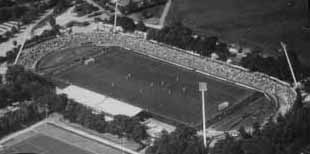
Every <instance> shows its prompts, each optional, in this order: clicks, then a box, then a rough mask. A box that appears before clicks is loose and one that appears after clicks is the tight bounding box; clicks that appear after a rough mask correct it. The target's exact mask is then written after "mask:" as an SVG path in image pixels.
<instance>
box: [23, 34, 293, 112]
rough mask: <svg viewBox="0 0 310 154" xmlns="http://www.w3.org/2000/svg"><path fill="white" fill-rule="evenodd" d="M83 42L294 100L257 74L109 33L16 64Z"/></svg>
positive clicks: (27, 55) (50, 44) (58, 43)
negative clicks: (109, 46)
mask: <svg viewBox="0 0 310 154" xmlns="http://www.w3.org/2000/svg"><path fill="white" fill-rule="evenodd" d="M85 42H93V43H94V44H96V45H98V46H104V45H106V44H110V45H111V44H112V45H116V46H120V47H124V48H129V49H132V50H133V51H135V52H139V53H142V54H146V55H150V56H154V57H158V58H160V59H162V60H165V61H168V62H171V63H176V64H179V65H183V66H186V67H189V68H193V69H194V70H196V71H198V72H202V73H207V74H209V75H212V76H215V77H217V78H221V79H224V80H228V81H230V82H233V83H237V84H242V85H244V86H248V87H251V88H255V89H257V90H259V91H261V92H264V93H267V94H269V95H272V96H275V98H276V99H277V100H278V101H279V103H280V106H281V105H288V106H289V105H291V102H292V101H293V100H294V99H295V92H294V91H293V90H292V89H291V88H290V85H289V84H287V83H285V82H282V81H280V80H278V79H276V78H272V77H270V76H268V75H266V74H263V73H259V72H250V71H247V70H245V69H241V68H239V67H236V66H234V65H230V64H227V63H225V62H222V61H218V60H214V59H211V58H208V57H202V56H197V55H193V54H190V53H188V51H186V50H182V49H178V48H175V47H171V46H169V45H165V44H161V43H157V42H154V41H148V40H145V39H141V38H139V37H133V36H132V35H127V34H124V33H117V34H113V33H110V32H95V33H76V34H73V35H67V36H62V37H58V38H56V39H52V40H49V41H46V42H43V43H41V44H38V45H36V46H34V47H31V48H28V49H26V50H25V51H24V52H23V54H22V55H21V58H20V61H19V63H20V64H23V65H25V66H27V67H28V68H34V65H35V64H36V62H37V61H38V60H39V59H40V58H42V57H43V56H45V55H46V54H48V53H50V52H51V51H56V50H59V49H62V48H68V47H72V46H79V45H81V44H82V43H85Z"/></svg>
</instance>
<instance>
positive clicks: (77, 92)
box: [56, 85, 142, 117]
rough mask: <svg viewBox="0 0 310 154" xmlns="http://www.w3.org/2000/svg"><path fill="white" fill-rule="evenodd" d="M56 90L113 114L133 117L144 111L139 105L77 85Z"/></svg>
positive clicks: (58, 92) (79, 101) (96, 108)
mask: <svg viewBox="0 0 310 154" xmlns="http://www.w3.org/2000/svg"><path fill="white" fill-rule="evenodd" d="M56 92H57V94H66V95H67V96H68V98H70V99H73V100H75V101H77V102H78V103H81V104H84V105H86V106H89V107H91V108H94V109H95V110H99V111H103V112H105V113H107V114H109V115H112V116H115V115H126V116H129V117H133V116H135V115H137V114H138V113H140V112H141V111H142V109H141V108H139V107H135V106H133V105H130V104H128V103H125V102H122V101H120V100H117V99H114V98H111V97H108V96H105V95H102V94H99V93H96V92H94V91H90V90H88V89H85V88H82V87H79V86H75V85H70V86H68V87H66V88H64V89H57V90H56Z"/></svg>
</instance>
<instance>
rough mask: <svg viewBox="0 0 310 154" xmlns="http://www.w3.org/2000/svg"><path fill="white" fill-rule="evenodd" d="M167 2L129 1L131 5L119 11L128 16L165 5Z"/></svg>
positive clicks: (152, 0)
mask: <svg viewBox="0 0 310 154" xmlns="http://www.w3.org/2000/svg"><path fill="white" fill-rule="evenodd" d="M166 3H167V0H147V1H133V0H129V3H128V4H127V5H124V6H119V10H120V11H121V12H122V13H123V14H125V15H127V14H131V13H135V12H139V11H142V10H144V9H147V8H151V7H154V6H158V5H164V4H166Z"/></svg>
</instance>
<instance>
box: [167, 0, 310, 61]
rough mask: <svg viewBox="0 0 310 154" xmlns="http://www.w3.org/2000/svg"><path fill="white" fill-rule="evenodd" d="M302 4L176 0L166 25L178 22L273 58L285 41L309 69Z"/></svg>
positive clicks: (309, 37)
mask: <svg viewBox="0 0 310 154" xmlns="http://www.w3.org/2000/svg"><path fill="white" fill-rule="evenodd" d="M289 2H292V3H291V5H290V4H289ZM305 4H306V1H305V0H250V1H249V0H217V1H214V0H175V1H173V3H172V6H171V9H170V11H169V15H168V20H167V22H168V23H172V22H175V21H181V22H183V23H184V24H185V25H187V26H189V27H191V28H192V29H193V30H195V31H197V32H199V33H203V34H208V35H215V36H219V38H220V39H223V40H225V41H227V42H231V43H239V44H241V45H245V46H250V47H258V48H262V49H265V50H266V51H267V52H268V54H272V55H274V54H277V53H276V52H274V49H278V48H280V41H286V42H287V44H288V47H289V48H291V49H294V50H297V51H298V53H299V54H300V59H301V60H302V61H303V63H304V64H307V65H309V66H310V64H309V59H310V53H309V52H307V51H308V49H309V47H310V32H308V33H307V32H304V31H303V30H302V26H303V25H305V23H306V9H305V8H306V6H305Z"/></svg>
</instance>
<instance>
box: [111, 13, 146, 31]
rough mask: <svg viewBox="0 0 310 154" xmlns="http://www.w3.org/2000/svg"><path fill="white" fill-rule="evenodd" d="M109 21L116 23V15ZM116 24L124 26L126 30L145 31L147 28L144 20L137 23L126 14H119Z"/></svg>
mask: <svg viewBox="0 0 310 154" xmlns="http://www.w3.org/2000/svg"><path fill="white" fill-rule="evenodd" d="M107 23H109V24H114V16H111V17H110V19H109V20H108V21H107ZM116 25H117V26H120V27H122V28H123V30H124V31H125V32H134V31H135V30H138V31H143V32H145V31H146V30H147V27H146V26H145V25H144V23H143V22H142V21H139V22H138V23H137V24H135V22H134V21H133V20H132V19H131V18H129V17H126V16H118V17H117V22H116Z"/></svg>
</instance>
